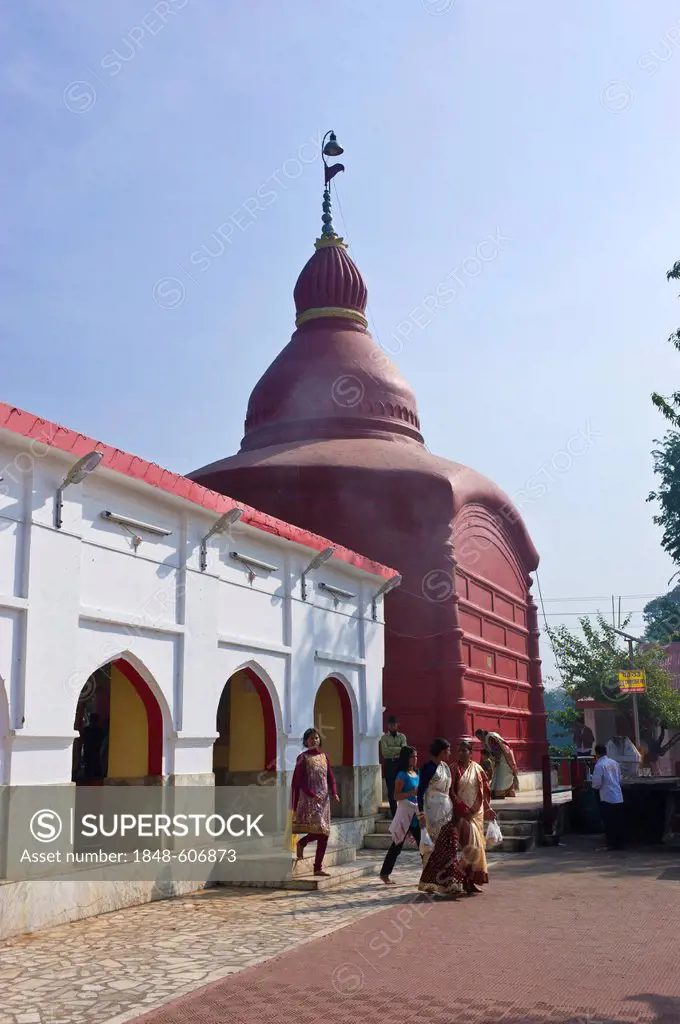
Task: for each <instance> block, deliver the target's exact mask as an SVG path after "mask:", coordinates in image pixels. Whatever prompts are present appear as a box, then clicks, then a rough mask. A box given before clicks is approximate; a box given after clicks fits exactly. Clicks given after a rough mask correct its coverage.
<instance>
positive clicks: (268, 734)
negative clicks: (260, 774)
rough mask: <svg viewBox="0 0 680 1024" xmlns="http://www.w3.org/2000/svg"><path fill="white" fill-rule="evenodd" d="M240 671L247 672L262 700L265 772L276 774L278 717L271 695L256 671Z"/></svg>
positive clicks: (250, 669) (247, 669) (249, 669)
mask: <svg viewBox="0 0 680 1024" xmlns="http://www.w3.org/2000/svg"><path fill="white" fill-rule="evenodd" d="M240 671H241V672H245V674H246V675H247V676H248V679H250V681H251V683H252V684H253V686H254V687H255V689H256V691H257V695H258V697H259V698H260V705H261V707H262V717H263V719H264V770H265V771H267V772H275V771H276V747H277V743H276V715H275V714H274V705H273V704H272V698H271V695H270V693H269V690H268V689H267V687H266V686H265V684H264V682H263V681H262V680H261V679H260V677H259V676H258V674H257V672H255V671H254V669H252V668H243V669H241V670H240ZM234 675H236V672H234ZM229 678H230V679H231V678H233V676H230V677H229ZM228 681H229V680H227V682H228ZM225 686H226V683H225Z"/></svg>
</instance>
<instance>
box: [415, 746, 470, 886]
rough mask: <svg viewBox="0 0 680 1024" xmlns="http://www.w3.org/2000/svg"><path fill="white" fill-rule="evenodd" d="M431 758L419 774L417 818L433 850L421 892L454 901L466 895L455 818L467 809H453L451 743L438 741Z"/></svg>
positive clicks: (459, 806) (432, 750)
mask: <svg viewBox="0 0 680 1024" xmlns="http://www.w3.org/2000/svg"><path fill="white" fill-rule="evenodd" d="M430 754H431V755H432V760H431V761H428V763H427V764H426V765H424V766H423V769H422V770H421V772H420V782H419V785H418V810H419V812H420V813H419V815H418V818H419V820H420V823H421V825H425V826H426V827H427V831H428V833H429V835H430V838H431V839H432V842H433V843H434V849H433V850H432V853H431V854H430V856H429V859H428V861H427V863H426V865H425V867H424V868H423V873H422V875H421V876H420V882H419V884H418V890H419V892H429V893H435V894H436V895H438V896H454V897H455V896H459V895H460V894H461V893H462V892H464V888H463V882H464V881H465V876H464V875H463V872H462V871H461V869H460V867H459V866H458V829H457V828H456V818H457V816H458V815H459V814H460V813H461V812H463V813H464V812H465V811H466V808H465V806H464V805H461V804H457V805H456V806H454V803H453V801H452V799H451V796H450V791H451V771H450V769H449V766H448V760H449V757H450V754H451V745H450V744H449V742H448V740H443V739H437V740H435V741H434V743H433V744H432V746H431V747H430ZM454 816H455V817H454Z"/></svg>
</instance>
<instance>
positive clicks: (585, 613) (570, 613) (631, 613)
mask: <svg viewBox="0 0 680 1024" xmlns="http://www.w3.org/2000/svg"><path fill="white" fill-rule="evenodd" d="M625 614H626V615H644V612H642V611H626V612H625ZM546 615H549V616H551V617H553V616H557V617H558V618H566V616H568V615H579V616H581V615H602V616H603V618H606V615H605V613H604V612H601V611H600V610H599V609H598V610H597V611H594V612H544V616H546Z"/></svg>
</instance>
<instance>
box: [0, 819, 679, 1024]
mask: <svg viewBox="0 0 680 1024" xmlns="http://www.w3.org/2000/svg"><path fill="white" fill-rule="evenodd" d="M567 841H568V843H569V845H568V846H566V847H564V848H558V849H555V850H541V851H539V852H538V853H537V854H536V855H535V856H531V857H529V856H526V855H525V856H521V857H515V858H507V857H506V858H503V863H502V864H498V865H497V866H496V868H495V871H494V872H493V877H492V883H491V885H490V886H489V887H488V889H487V890H486V892H485V893H484V895H483V896H479V897H475V898H473V899H467V900H462V901H457V902H455V903H451V902H448V901H439V900H435V901H429V900H427V899H424V898H419V897H417V896H415V895H414V892H413V888H414V884H415V881H416V878H417V874H418V866H417V865H418V861H419V858H418V857H417V855H414V854H411V855H404V856H402V858H401V862H400V866H399V868H398V873H395V879H397V878H398V879H399V880H400V881H402V882H403V885H400V886H399V887H396V888H393V889H388V888H386V887H383V886H381V885H380V883H379V882H378V881H377V879H372V878H368V879H367V878H363V879H358V880H357V881H356V882H353V883H349V884H348V885H347V886H346V887H345V888H343V889H342V890H336V891H335V892H333V891H331V892H328V893H319V894H317V893H277V892H268V893H254V892H248V891H243V890H241V891H238V890H226V889H223V890H217V891H213V892H209V893H205V894H201V895H198V896H195V897H189V898H185V899H182V900H174V901H168V902H163V903H156V904H151V905H145V906H143V907H137V908H132V909H129V910H125V911H120V912H118V913H116V914H109V915H106V916H103V917H100V918H97V919H91V920H86V921H81V922H76V923H74V924H72V925H64V926H61V927H59V928H56V929H53V930H52V931H50V932H46V933H42V934H40V935H38V936H35V937H33V938H28V939H22V940H15V941H14V942H12V943H10V944H7V945H5V946H3V947H0V1024H114V1022H116V1024H120V1022H122V1021H126V1020H131V1019H133V1018H137V1017H139V1016H140V1015H141V1014H143V1013H145V1011H146V1010H149V1009H150V1008H152V1007H158V1006H159V1004H161V1003H164V1004H165V1005H164V1006H162V1007H161V1008H160V1009H155V1010H152V1011H151V1013H149V1014H147V1015H146V1016H145V1017H143V1019H142V1021H140V1024H184V1022H185V1021H191V1022H192V1024H223V1022H228V1024H255V1022H258V1024H259V1022H261V1021H264V1020H266V1021H268V1022H272V1024H276V1022H279V1021H281V1022H283V1021H286V1022H288V1021H291V1020H295V1021H296V1022H299V1024H313V1022H314V1024H318V1021H320V1020H322V1021H323V1022H324V1024H344V1022H349V1021H352V1022H353V1024H357V1022H360V1021H363V1020H365V1019H370V1020H371V1021H372V1022H373V1021H375V1022H376V1024H377V1022H378V1021H382V1020H384V1019H386V1018H387V1017H390V1019H391V1018H392V1017H394V1016H395V1010H394V1008H395V1005H397V1006H398V1013H397V1014H396V1016H397V1018H398V1019H399V1020H417V1021H419V1022H420V1021H423V1022H424V1024H425V1022H427V1024H458V1022H461V1024H462V1022H465V1024H473V1022H475V1024H478V1022H479V1024H481V1022H484V1024H487V1022H491V1021H493V1022H494V1024H497V1022H501V1021H502V1022H504V1024H520V1022H522V1024H548V1022H550V1024H565V1022H570V1024H572V1022H576V1021H578V1022H579V1024H585V1022H588V1024H595V1022H597V1021H607V1022H610V1021H616V1022H626V1024H628V1022H636V1024H651V1022H654V1024H661V1022H663V1024H667V1022H668V1024H670V1022H671V1021H672V1022H673V1024H678V1022H679V1021H680V945H679V944H678V942H677V938H676V937H674V934H673V932H672V929H673V927H674V921H675V918H676V917H677V914H678V912H679V911H680V862H679V860H678V857H677V852H676V853H670V854H669V853H666V854H664V853H649V854H647V853H629V854H621V855H613V854H612V855H609V854H594V853H593V852H592V847H593V845H594V843H593V841H592V840H589V839H588V840H572V839H569V838H568V840H567ZM303 914H304V916H303ZM344 925H349V926H348V927H343V926H344ZM272 958H274V959H272ZM263 961H267V962H264V963H263ZM254 965H259V966H254ZM210 983H212V984H210ZM183 993H188V994H187V995H185V996H184V997H183V998H179V999H178V997H181V996H182V994H183Z"/></svg>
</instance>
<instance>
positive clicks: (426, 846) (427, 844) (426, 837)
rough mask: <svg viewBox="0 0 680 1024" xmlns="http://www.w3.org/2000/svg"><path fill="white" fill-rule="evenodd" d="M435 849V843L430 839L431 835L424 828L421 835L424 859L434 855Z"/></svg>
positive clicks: (421, 849)
mask: <svg viewBox="0 0 680 1024" xmlns="http://www.w3.org/2000/svg"><path fill="white" fill-rule="evenodd" d="M433 848H434V843H433V842H432V839H431V838H430V833H429V832H428V831H427V829H426V828H424V829H423V830H422V831H421V833H420V852H421V854H422V855H423V857H426V856H428V857H429V855H430V854H431V853H432V850H433Z"/></svg>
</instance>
